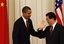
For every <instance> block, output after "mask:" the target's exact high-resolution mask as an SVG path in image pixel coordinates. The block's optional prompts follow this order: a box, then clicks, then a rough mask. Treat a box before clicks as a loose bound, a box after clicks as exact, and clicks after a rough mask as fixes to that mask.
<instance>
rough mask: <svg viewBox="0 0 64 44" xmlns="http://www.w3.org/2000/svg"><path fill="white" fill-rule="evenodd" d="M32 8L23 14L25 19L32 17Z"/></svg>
mask: <svg viewBox="0 0 64 44" xmlns="http://www.w3.org/2000/svg"><path fill="white" fill-rule="evenodd" d="M31 13H32V11H31V10H27V11H26V12H23V16H24V18H25V19H29V18H30V17H31Z"/></svg>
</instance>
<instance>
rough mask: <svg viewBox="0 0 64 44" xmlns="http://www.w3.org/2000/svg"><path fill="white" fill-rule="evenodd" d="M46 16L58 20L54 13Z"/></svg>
mask: <svg viewBox="0 0 64 44" xmlns="http://www.w3.org/2000/svg"><path fill="white" fill-rule="evenodd" d="M46 16H48V17H49V18H50V19H52V18H54V20H56V15H55V14H54V12H48V13H47V14H46Z"/></svg>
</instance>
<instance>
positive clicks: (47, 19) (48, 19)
mask: <svg viewBox="0 0 64 44" xmlns="http://www.w3.org/2000/svg"><path fill="white" fill-rule="evenodd" d="M46 21H47V23H48V24H49V25H52V24H53V21H54V19H53V18H52V19H50V18H49V16H46Z"/></svg>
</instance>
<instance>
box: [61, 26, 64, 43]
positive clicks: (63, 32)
mask: <svg viewBox="0 0 64 44" xmlns="http://www.w3.org/2000/svg"><path fill="white" fill-rule="evenodd" d="M60 44H64V27H63V28H62V29H61V31H60Z"/></svg>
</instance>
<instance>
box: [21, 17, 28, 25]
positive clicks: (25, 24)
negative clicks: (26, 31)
mask: <svg viewBox="0 0 64 44" xmlns="http://www.w3.org/2000/svg"><path fill="white" fill-rule="evenodd" d="M22 18H23V20H24V23H25V26H26V20H27V19H25V18H24V17H23V16H22Z"/></svg>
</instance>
